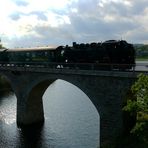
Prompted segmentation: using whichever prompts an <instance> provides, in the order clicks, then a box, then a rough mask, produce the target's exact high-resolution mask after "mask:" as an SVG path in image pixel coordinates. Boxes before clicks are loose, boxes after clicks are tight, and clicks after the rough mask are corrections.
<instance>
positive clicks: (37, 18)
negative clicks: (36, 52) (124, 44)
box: [0, 0, 148, 48]
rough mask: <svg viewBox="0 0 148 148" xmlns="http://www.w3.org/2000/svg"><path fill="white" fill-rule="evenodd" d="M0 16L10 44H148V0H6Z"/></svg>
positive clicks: (3, 37)
mask: <svg viewBox="0 0 148 148" xmlns="http://www.w3.org/2000/svg"><path fill="white" fill-rule="evenodd" d="M0 20H1V21H0V38H1V42H2V44H3V46H5V47H7V48H16V47H35V46H59V45H66V44H68V45H72V42H78V43H82V42H83V43H90V42H101V41H105V40H110V39H115V40H120V39H124V40H127V41H128V42H130V43H144V44H148V0H3V1H1V4H0Z"/></svg>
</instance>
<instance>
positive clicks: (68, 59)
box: [0, 40, 135, 70]
mask: <svg viewBox="0 0 148 148" xmlns="http://www.w3.org/2000/svg"><path fill="white" fill-rule="evenodd" d="M0 63H1V65H2V64H7V65H8V64H9V65H16V66H26V65H28V66H32V65H40V66H51V65H52V66H53V65H55V68H57V67H58V66H59V65H60V68H67V67H68V68H73V67H74V65H76V64H77V68H85V69H89V68H90V67H89V65H92V64H93V65H94V66H95V69H111V68H114V69H124V70H125V69H131V68H132V67H133V66H134V65H135V50H134V47H133V45H132V44H129V43H127V42H126V41H124V40H120V41H116V40H108V41H105V42H103V43H87V44H83V43H81V44H77V43H76V42H73V46H68V45H66V46H59V47H57V48H49V47H37V48H26V49H24V48H23V49H22V48H21V49H1V51H0ZM84 65H85V66H84ZM58 68H59V67H58Z"/></svg>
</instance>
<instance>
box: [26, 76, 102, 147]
mask: <svg viewBox="0 0 148 148" xmlns="http://www.w3.org/2000/svg"><path fill="white" fill-rule="evenodd" d="M59 79H60V80H63V81H65V82H67V83H70V84H71V85H73V86H74V87H76V88H77V89H79V90H80V91H81V92H82V93H84V94H85V95H86V96H87V97H88V98H89V100H90V102H91V103H92V105H93V106H94V107H95V109H96V111H97V113H98V117H99V123H98V127H99V131H98V132H99V137H98V145H100V114H99V112H98V110H97V108H96V106H95V105H94V102H92V100H91V99H90V97H89V96H88V94H87V93H86V92H85V91H84V89H83V88H81V85H77V83H74V82H73V81H70V80H68V79H65V78H59ZM56 80H57V79H51V78H48V77H44V78H43V79H42V80H40V81H39V82H38V81H36V82H35V83H34V85H33V86H32V88H31V89H30V92H29V95H28V98H27V110H28V113H27V114H28V115H27V118H28V119H27V120H30V121H33V120H32V119H34V121H33V122H34V123H35V122H36V121H39V122H38V123H40V121H41V122H43V121H44V107H43V98H42V97H43V94H44V93H45V91H46V90H47V88H48V87H49V86H50V85H51V84H52V83H53V82H54V81H56ZM75 82H76V81H75Z"/></svg>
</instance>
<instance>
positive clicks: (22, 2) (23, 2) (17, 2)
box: [13, 0, 29, 6]
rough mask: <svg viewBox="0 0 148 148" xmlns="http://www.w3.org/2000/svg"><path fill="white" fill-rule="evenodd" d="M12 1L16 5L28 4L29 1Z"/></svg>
mask: <svg viewBox="0 0 148 148" xmlns="http://www.w3.org/2000/svg"><path fill="white" fill-rule="evenodd" d="M13 1H14V3H15V4H16V5H17V6H28V5H29V3H28V2H26V1H25V0H13Z"/></svg>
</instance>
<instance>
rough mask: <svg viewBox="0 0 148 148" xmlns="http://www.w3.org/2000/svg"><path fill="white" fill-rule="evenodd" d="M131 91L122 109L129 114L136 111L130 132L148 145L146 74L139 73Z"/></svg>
mask: <svg viewBox="0 0 148 148" xmlns="http://www.w3.org/2000/svg"><path fill="white" fill-rule="evenodd" d="M131 91H132V94H133V95H132V96H131V98H130V99H128V100H127V105H126V106H125V107H124V108H123V110H124V111H127V112H129V113H130V114H131V115H134V114H135V113H136V123H135V125H134V127H133V128H132V130H131V133H133V134H134V135H136V136H137V137H138V139H139V140H140V141H141V142H142V143H144V144H145V145H148V75H144V74H140V75H139V76H138V80H137V81H136V82H135V84H134V85H133V86H132V88H131ZM135 98H136V99H135Z"/></svg>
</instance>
